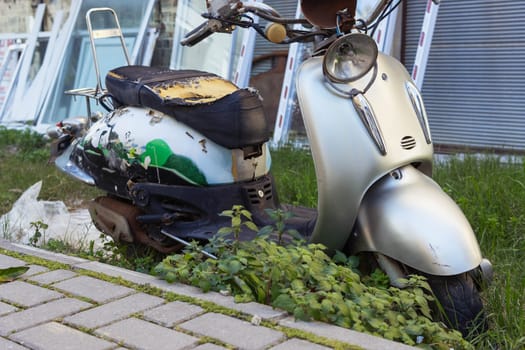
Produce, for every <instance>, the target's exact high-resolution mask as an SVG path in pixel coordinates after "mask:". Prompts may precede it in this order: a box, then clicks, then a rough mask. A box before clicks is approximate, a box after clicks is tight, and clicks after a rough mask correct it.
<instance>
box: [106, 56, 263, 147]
mask: <svg viewBox="0 0 525 350" xmlns="http://www.w3.org/2000/svg"><path fill="white" fill-rule="evenodd" d="M106 88H107V90H108V92H109V94H110V95H111V96H112V98H113V102H114V104H115V107H121V106H126V105H127V106H144V107H148V108H151V109H155V110H158V111H160V112H162V113H165V114H167V115H169V116H172V117H174V118H175V119H177V120H178V121H180V122H182V123H184V124H186V125H188V126H190V127H191V128H193V129H195V130H197V131H199V132H200V133H202V134H203V135H204V136H206V137H208V138H209V139H210V140H212V141H214V142H216V143H218V144H219V145H222V146H224V147H226V148H229V149H234V148H244V147H247V146H253V145H258V144H261V143H263V142H266V141H268V139H269V130H268V127H267V123H266V119H265V117H264V111H263V107H262V102H261V100H260V98H259V94H258V93H257V92H255V91H253V90H249V89H240V88H238V87H237V86H235V85H234V84H233V83H231V82H229V81H227V80H225V79H222V78H221V77H219V76H217V75H215V74H212V73H207V72H201V71H197V70H170V69H162V68H155V67H146V66H123V67H119V68H116V69H113V70H111V71H109V72H108V74H107V75H106Z"/></svg>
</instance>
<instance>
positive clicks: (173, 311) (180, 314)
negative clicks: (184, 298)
mask: <svg viewBox="0 0 525 350" xmlns="http://www.w3.org/2000/svg"><path fill="white" fill-rule="evenodd" d="M203 311H204V309H203V308H201V307H200V306H197V305H192V304H188V303H184V302H181V301H174V302H171V303H169V304H165V305H161V306H159V307H156V308H154V309H151V310H148V311H145V312H144V313H143V317H144V319H146V320H148V321H151V322H155V323H158V324H160V325H161V326H164V327H169V328H172V327H173V326H174V325H176V324H177V323H180V322H183V321H187V320H189V319H192V318H193V317H195V316H197V315H199V314H201V313H202V312H203Z"/></svg>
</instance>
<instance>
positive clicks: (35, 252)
mask: <svg viewBox="0 0 525 350" xmlns="http://www.w3.org/2000/svg"><path fill="white" fill-rule="evenodd" d="M0 248H4V249H7V250H10V251H13V252H18V253H22V254H26V255H32V256H36V257H38V258H41V259H44V260H50V261H55V262H59V263H63V264H67V265H75V264H80V263H82V262H87V261H89V260H86V259H82V258H78V257H75V256H69V255H64V254H60V253H53V252H50V251H47V250H44V249H40V248H36V247H31V246H28V245H25V244H20V243H12V242H8V241H6V240H4V239H0ZM24 264H25V263H24ZM18 266H20V265H18ZM0 267H1V266H0Z"/></svg>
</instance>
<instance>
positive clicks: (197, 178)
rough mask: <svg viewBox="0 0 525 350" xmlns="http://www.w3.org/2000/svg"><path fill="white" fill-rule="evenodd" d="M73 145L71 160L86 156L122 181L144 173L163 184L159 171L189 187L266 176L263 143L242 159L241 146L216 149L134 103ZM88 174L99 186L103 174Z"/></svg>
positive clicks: (267, 156) (195, 133) (199, 136)
mask: <svg viewBox="0 0 525 350" xmlns="http://www.w3.org/2000/svg"><path fill="white" fill-rule="evenodd" d="M75 147H76V152H74V156H73V161H74V162H76V163H82V162H84V163H87V161H88V159H87V158H90V159H89V162H90V163H93V164H95V165H98V166H99V167H100V169H102V171H105V173H107V174H115V173H116V174H121V175H122V176H123V177H125V178H128V179H133V177H134V176H139V175H138V173H139V172H144V171H145V172H148V176H149V179H150V181H152V182H154V183H163V179H162V178H160V177H162V173H161V171H160V170H162V172H164V173H165V174H166V173H170V174H173V175H175V176H177V177H179V178H180V179H181V180H182V181H185V182H186V183H188V184H190V185H200V186H204V185H217V184H229V183H234V182H238V181H246V180H251V179H253V178H257V177H260V176H263V175H266V174H267V173H268V172H269V169H270V163H271V159H270V154H269V152H268V146H267V145H266V144H265V145H263V146H262V149H261V154H260V155H258V156H255V157H249V158H246V157H245V155H244V153H243V151H242V150H240V149H233V150H231V149H227V148H225V147H222V146H220V145H218V144H216V143H214V142H213V141H211V140H209V139H207V138H206V137H204V136H203V135H202V134H201V133H199V132H198V131H196V130H194V129H192V128H191V127H188V126H187V125H185V124H183V123H180V122H178V121H177V120H175V119H174V118H173V117H170V116H167V115H165V114H163V113H161V112H158V111H154V110H151V109H146V108H139V107H125V108H121V109H117V110H115V111H114V112H111V113H109V114H108V115H106V116H105V117H103V118H102V119H101V120H99V121H98V122H97V123H95V124H94V125H93V126H92V127H91V128H90V129H89V130H88V132H87V133H86V135H85V136H84V138H83V139H82V140H81V141H80V142H79V143H78V144H77V145H76V146H75ZM79 167H80V168H83V169H85V168H87V166H86V165H85V164H84V165H82V164H79ZM92 168H94V167H92ZM91 170H92V171H91V172H94V171H95V169H91ZM134 172H135V173H136V174H135V173H134ZM90 175H91V176H92V177H94V178H95V181H96V182H97V185H100V183H99V182H100V181H102V178H103V176H98V177H97V176H95V175H94V174H90ZM164 181H166V180H164ZM115 192H117V193H119V192H122V190H120V189H116V190H115Z"/></svg>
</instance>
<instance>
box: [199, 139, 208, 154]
mask: <svg viewBox="0 0 525 350" xmlns="http://www.w3.org/2000/svg"><path fill="white" fill-rule="evenodd" d="M199 144H200V145H201V147H202V151H203V152H204V153H208V150H207V149H206V140H205V139H202V140H199Z"/></svg>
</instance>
